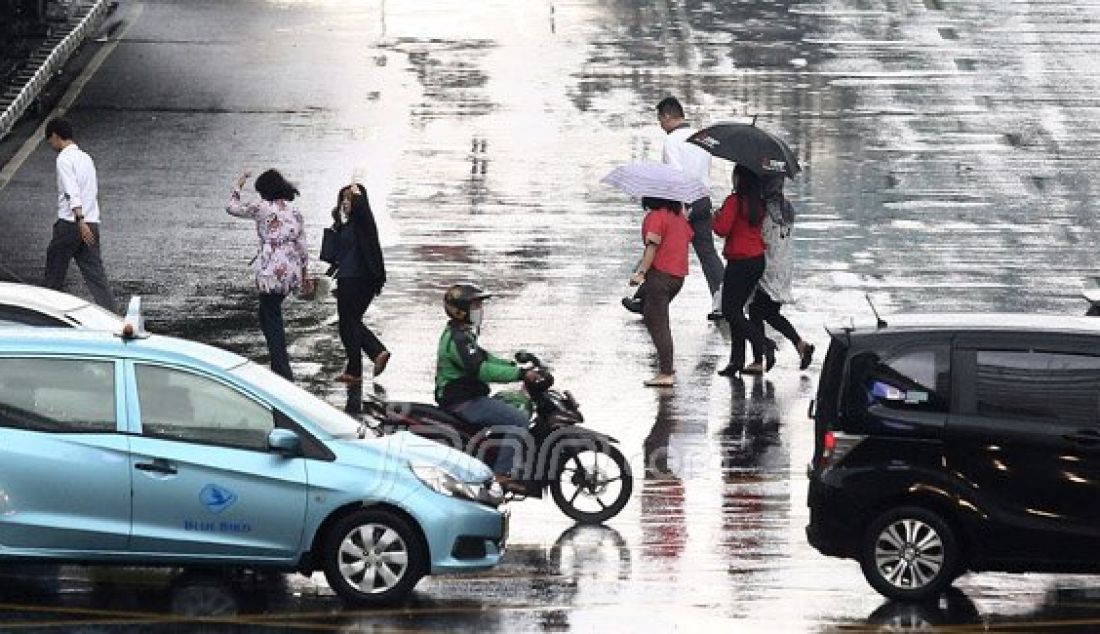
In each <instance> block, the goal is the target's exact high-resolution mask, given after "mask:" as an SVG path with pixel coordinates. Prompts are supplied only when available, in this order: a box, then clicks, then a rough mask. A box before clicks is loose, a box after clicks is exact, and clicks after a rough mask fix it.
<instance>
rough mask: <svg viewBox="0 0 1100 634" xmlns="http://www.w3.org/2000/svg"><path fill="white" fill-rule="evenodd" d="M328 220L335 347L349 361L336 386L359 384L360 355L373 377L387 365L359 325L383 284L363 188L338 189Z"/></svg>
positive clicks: (380, 347) (380, 346)
mask: <svg viewBox="0 0 1100 634" xmlns="http://www.w3.org/2000/svg"><path fill="white" fill-rule="evenodd" d="M332 220H333V223H334V224H333V229H335V230H336V235H337V238H338V242H339V245H340V246H339V249H338V258H337V260H336V262H335V263H333V268H334V269H335V277H336V311H337V313H338V314H339V316H340V341H341V342H343V344H344V350H345V351H346V352H347V355H348V363H347V366H346V368H345V369H344V373H343V374H341V375H340V376H338V377H336V380H337V381H340V382H342V383H359V382H361V381H362V380H363V355H362V352H363V351H365V352H366V353H367V356H368V357H370V360H371V361H372V362H373V363H374V376H378V375H379V374H382V371H383V370H385V369H386V363H388V362H389V360H390V353H389V351H388V350H386V346H384V345H383V344H382V342H381V341H379V339H378V337H377V336H375V334H374V333H373V332H371V331H370V329H369V328H367V326H366V324H364V323H363V315H365V314H366V312H367V307H369V306H370V303H371V301H372V300H373V299H374V298H375V297H376V296H377V295H379V294H380V293H381V292H382V287H383V286H384V285H385V284H386V263H385V261H384V260H383V259H382V247H381V246H380V245H379V244H378V226H377V225H376V224H375V222H374V214H373V213H372V212H371V208H370V201H369V200H368V199H367V190H366V188H365V187H363V186H362V185H361V184H359V183H353V184H351V185H348V186H347V187H344V188H343V189H341V190H340V194H339V195H338V196H337V198H336V207H335V208H334V209H333V210H332ZM332 273H333V271H332V269H330V270H329V274H330V275H332Z"/></svg>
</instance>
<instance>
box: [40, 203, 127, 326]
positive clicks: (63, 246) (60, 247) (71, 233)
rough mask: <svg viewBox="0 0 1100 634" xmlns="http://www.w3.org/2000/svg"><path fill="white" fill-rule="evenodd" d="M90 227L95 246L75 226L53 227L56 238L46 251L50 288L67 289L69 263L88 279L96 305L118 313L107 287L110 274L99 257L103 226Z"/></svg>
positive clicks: (61, 223)
mask: <svg viewBox="0 0 1100 634" xmlns="http://www.w3.org/2000/svg"><path fill="white" fill-rule="evenodd" d="M88 227H89V228H91V230H92V235H94V236H95V244H93V245H91V246H88V245H87V244H84V240H82V239H81V238H80V228H79V227H77V226H76V223H75V222H69V221H68V220H61V219H60V218H58V220H57V222H55V223H53V238H51V239H50V246H48V247H47V248H46V280H45V286H46V288H52V289H54V290H58V291H59V290H61V289H62V287H64V286H65V276H66V274H68V272H69V260H76V265H77V266H78V267H79V268H80V272H81V273H82V274H83V275H84V283H85V284H87V285H88V290H89V291H90V292H91V293H92V298H93V299H94V300H95V303H97V304H99V305H100V306H102V307H104V308H106V309H107V310H109V311H111V312H114V311H115V299H114V297H113V296H112V295H111V289H110V288H108V287H107V274H106V273H105V272H104V271H103V259H102V258H101V257H100V253H99V244H100V242H99V223H97V222H89V223H88Z"/></svg>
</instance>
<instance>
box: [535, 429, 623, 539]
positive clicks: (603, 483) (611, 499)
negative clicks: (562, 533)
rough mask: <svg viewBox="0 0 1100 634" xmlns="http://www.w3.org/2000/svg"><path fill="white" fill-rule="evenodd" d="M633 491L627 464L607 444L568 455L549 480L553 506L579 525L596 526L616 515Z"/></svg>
mask: <svg viewBox="0 0 1100 634" xmlns="http://www.w3.org/2000/svg"><path fill="white" fill-rule="evenodd" d="M633 489H634V478H633V476H631V474H630V464H629V463H627V461H626V458H625V457H624V456H623V454H622V452H620V451H619V450H618V449H616V448H615V447H613V446H610V445H608V446H607V447H601V448H600V449H599V450H597V449H582V450H579V451H576V452H573V453H571V454H570V455H569V456H568V457H567V458H565V459H564V460H562V461H561V464H559V465H558V467H557V473H555V474H554V477H553V479H551V481H550V495H551V496H553V498H554V503H555V504H557V505H558V508H560V509H561V511H562V513H565V514H566V515H568V516H569V517H570V518H571V519H573V520H574V521H576V522H579V523H581V524H599V523H601V522H605V521H607V520H609V519H611V518H612V517H615V516H616V515H618V514H619V511H621V510H623V507H624V506H626V503H627V501H629V500H630V494H631V492H632V491H633Z"/></svg>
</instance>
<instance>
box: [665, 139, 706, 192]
mask: <svg viewBox="0 0 1100 634" xmlns="http://www.w3.org/2000/svg"><path fill="white" fill-rule="evenodd" d="M693 134H695V129H694V128H691V127H688V126H686V125H684V126H680V127H679V128H676V129H675V130H673V131H672V132H669V133H668V134H667V135H665V146H664V150H663V151H662V152H661V161H662V162H663V163H665V164H666V165H671V166H673V167H675V168H676V169H678V170H680V171H681V172H683V173H685V174H687V175H689V176H694V177H695V178H698V179H699V180H700V181H702V182H703V184H704V185H706V186H707V188H708V189H709V188H710V153H709V152H707V151H706V150H704V149H703V148H701V147H699V146H698V145H692V144H691V143H688V142H687V138H688V137H689V136H691V135H693Z"/></svg>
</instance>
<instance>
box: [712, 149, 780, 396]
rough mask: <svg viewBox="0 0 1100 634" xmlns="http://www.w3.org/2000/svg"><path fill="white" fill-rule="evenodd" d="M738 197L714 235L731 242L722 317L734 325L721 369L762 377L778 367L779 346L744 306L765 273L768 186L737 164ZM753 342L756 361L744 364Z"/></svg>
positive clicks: (726, 249)
mask: <svg viewBox="0 0 1100 634" xmlns="http://www.w3.org/2000/svg"><path fill="white" fill-rule="evenodd" d="M733 189H734V191H733V193H731V194H730V195H729V196H728V197H726V202H724V203H723V204H722V209H720V210H719V211H718V215H717V216H716V217H715V219H714V233H716V234H718V235H719V236H722V237H724V238H725V239H726V245H725V247H724V248H723V249H722V255H724V256H726V275H725V279H724V280H723V282H722V313H723V314H725V316H726V320H727V321H729V324H730V338H731V340H732V341H731V344H730V346H731V347H730V361H729V365H727V366H726V367H724V368H722V369H721V370H719V371H718V374H721V375H722V376H733V375H734V374H737V373H738V372H740V373H741V374H763V373H764V372H765V371H767V370H770V369H772V366H773V365H775V349H774V347H773V346H774V344H771V342H770V341H769V340H768V339H767V338H766V337H765V336H764V330H763V329H762V328H758V327H756V325H755V324H753V323H752V322H751V321H749V318H748V317H746V316H745V302H747V301H748V300H749V298H750V297H752V292H753V290H755V289H756V284H757V283H758V282H759V281H760V277H761V276H762V275H763V274H764V251H765V249H764V237H763V235H762V234H761V231H760V228H761V226H762V225H763V224H764V215H765V214H766V213H767V211H766V208H765V206H764V184H763V183H762V182H761V181H760V177H758V176H757V175H756V174H754V173H752V172H751V171H749V170H748V169H747V168H745V167H743V166H741V165H738V166H737V167H735V168H734V170H733ZM746 339H748V340H749V343H750V344H752V356H753V358H754V359H761V358H762V359H764V363H763V364H761V363H760V362H753V363H752V364H751V365H748V366H745V340H746ZM742 366H744V367H742Z"/></svg>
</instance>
